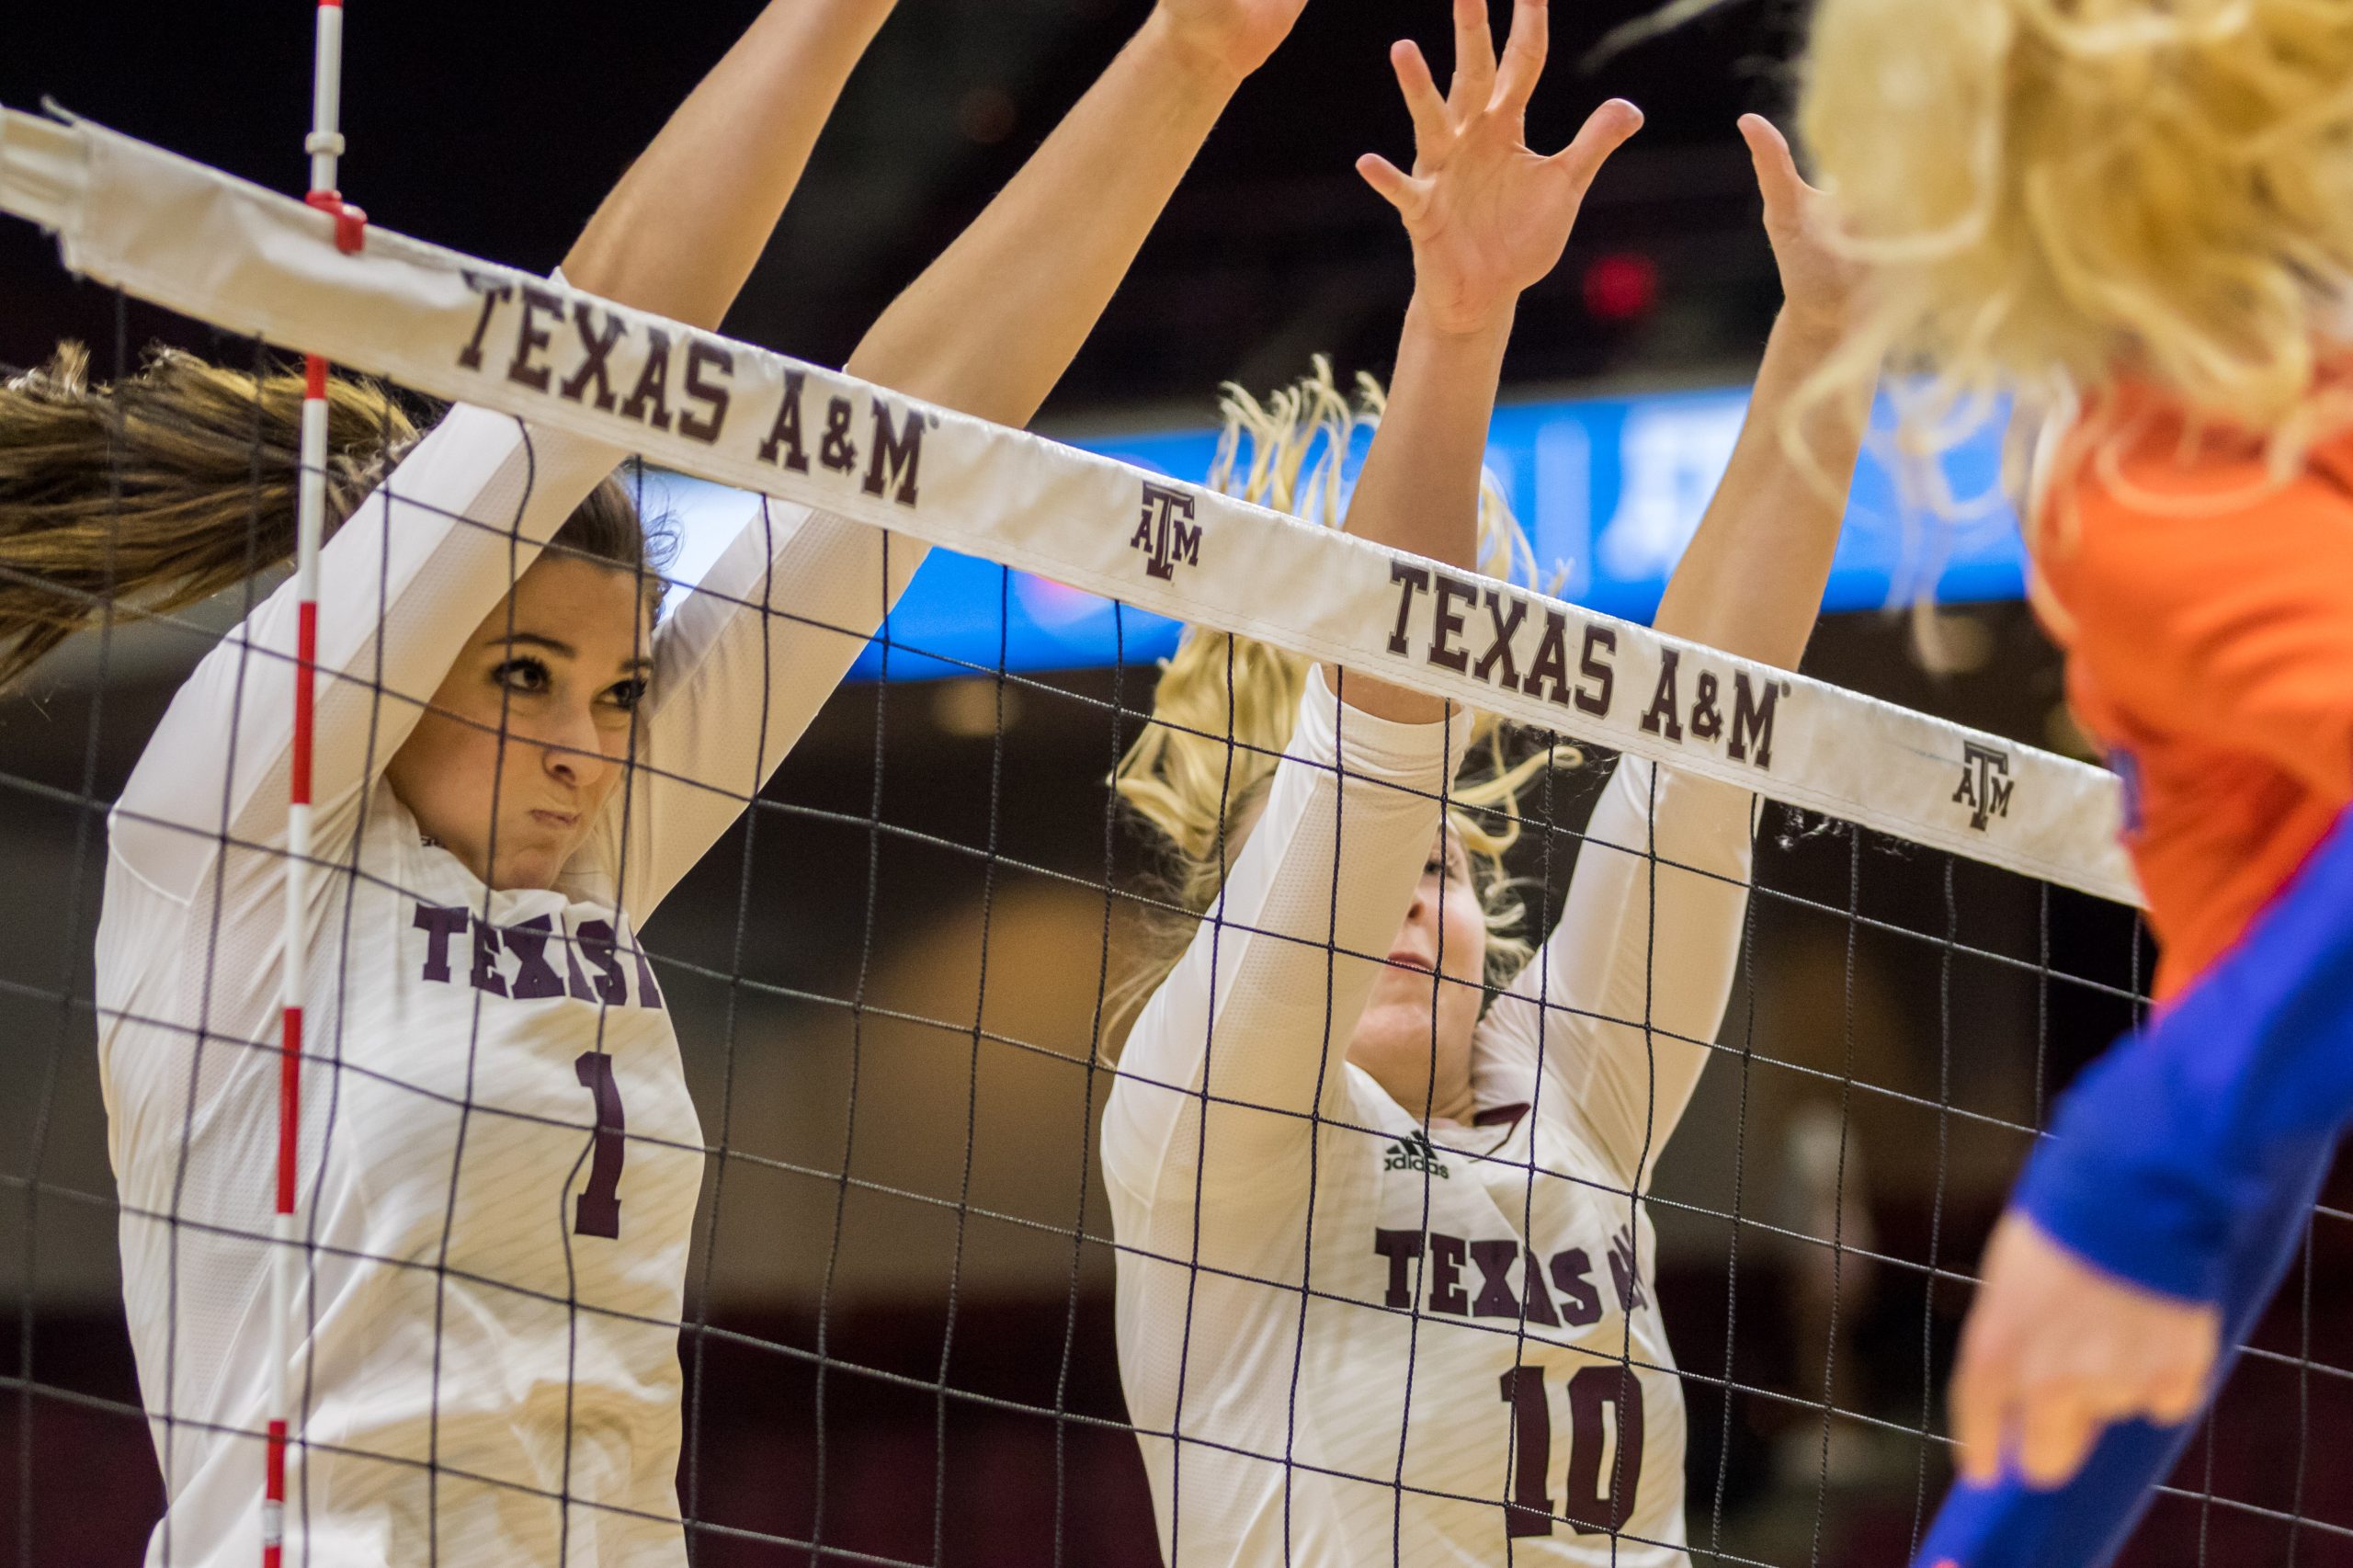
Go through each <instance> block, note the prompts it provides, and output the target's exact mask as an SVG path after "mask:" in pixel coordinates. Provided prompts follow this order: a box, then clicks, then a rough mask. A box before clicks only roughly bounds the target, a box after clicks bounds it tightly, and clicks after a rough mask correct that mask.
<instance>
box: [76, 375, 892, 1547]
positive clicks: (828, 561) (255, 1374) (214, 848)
mask: <svg viewBox="0 0 2353 1568" xmlns="http://www.w3.org/2000/svg"><path fill="white" fill-rule="evenodd" d="M619 456H620V454H618V453H617V452H615V451H614V450H612V449H609V448H605V447H601V446H598V445H596V444H594V443H590V442H585V441H581V440H578V439H575V438H573V437H564V436H562V435H558V434H551V433H550V432H547V431H544V430H539V429H536V428H532V427H529V426H523V425H521V424H519V423H517V421H515V420H513V419H509V418H507V417H506V416H503V415H494V414H490V413H487V412H484V411H482V410H477V409H470V408H463V407H460V408H458V409H456V410H453V411H452V412H451V413H450V414H449V416H448V417H447V418H446V419H444V420H443V421H442V422H441V424H440V425H439V426H438V427H437V428H436V429H435V430H434V431H433V432H432V433H431V434H430V435H428V436H427V437H426V438H425V439H424V440H423V441H422V442H420V443H419V444H418V446H417V447H416V448H415V450H414V451H413V452H412V453H411V454H410V456H409V457H408V458H407V459H406V460H405V461H404V462H403V463H402V464H401V466H400V467H399V468H398V469H397V470H396V471H395V472H394V473H393V474H392V476H391V478H390V479H389V480H388V481H387V482H386V483H385V485H384V486H383V488H382V489H381V491H380V492H379V493H378V494H377V495H375V496H374V497H371V498H370V499H369V501H368V502H367V503H366V504H365V505H364V506H362V507H361V508H360V509H359V510H358V513H357V514H355V516H354V517H352V518H351V520H350V521H349V522H347V524H346V525H345V526H344V527H343V528H341V529H340V530H339V531H338V532H337V534H336V535H335V538H334V540H331V541H330V542H329V543H328V545H327V547H326V550H325V552H324V560H323V563H322V568H321V582H322V602H321V609H320V616H319V661H320V665H321V673H320V677H319V697H318V706H317V719H316V729H315V734H316V744H315V748H314V755H315V758H316V762H315V770H314V786H313V789H314V797H315V799H316V800H317V802H318V804H317V807H316V809H315V814H314V822H315V827H314V831H313V858H314V860H315V861H316V862H317V863H318V864H317V866H316V869H314V872H313V877H312V881H311V895H310V900H309V903H308V904H307V906H306V907H305V908H304V909H303V911H302V924H303V932H304V937H303V940H304V942H305V946H306V949H307V955H306V967H307V974H308V983H307V986H306V989H305V992H304V994H303V998H302V999H303V1003H304V1006H305V1009H306V1015H307V1017H306V1028H307V1033H306V1036H305V1039H304V1042H303V1044H304V1058H305V1060H304V1062H303V1095H302V1107H303V1116H302V1122H301V1180H300V1187H299V1192H298V1203H297V1221H296V1228H297V1231H298V1232H299V1233H300V1234H301V1236H302V1237H303V1243H302V1245H303V1252H302V1256H301V1264H302V1278H303V1286H302V1288H301V1292H300V1294H299V1295H298V1297H297V1299H296V1301H295V1305H294V1312H293V1314H292V1316H293V1321H292V1324H290V1329H289V1332H288V1335H287V1343H288V1345H289V1346H290V1347H291V1349H290V1359H289V1363H288V1365H289V1369H290V1386H291V1389H292V1402H291V1403H292V1405H293V1411H294V1422H293V1430H294V1433H295V1436H296V1438H297V1446H296V1447H295V1449H293V1452H292V1455H291V1458H290V1468H289V1479H288V1503H287V1508H286V1552H285V1561H286V1562H287V1564H288V1568H377V1565H384V1568H391V1565H395V1564H408V1563H425V1562H435V1563H438V1564H441V1565H443V1568H460V1565H465V1564H475V1563H480V1564H484V1565H488V1564H497V1565H499V1568H522V1565H545V1568H582V1565H587V1564H596V1565H599V1568H620V1565H624V1564H626V1565H630V1568H636V1565H641V1564H660V1565H663V1568H672V1565H676V1564H679V1563H683V1562H685V1558H686V1553H685V1546H684V1539H683V1533H682V1529H681V1526H680V1522H679V1513H678V1504H677V1494H676V1467H677V1453H678V1443H679V1390H680V1383H679V1367H678V1325H679V1316H680V1308H681V1301H682V1297H683V1292H684V1285H685V1277H686V1267H687V1253H688V1241H689V1236H690V1234H691V1232H692V1228H693V1221H694V1212H695V1203H696V1199H697V1195H698V1193H699V1188H700V1186H701V1181H702V1170H703V1142H702V1132H701V1129H700V1127H699V1123H698V1120H697V1118H696V1114H695V1108H694V1105H693V1103H692V1101H691V1100H690V1099H689V1097H688V1093H687V1085H686V1080H685V1076H684V1074H683V1073H682V1071H681V1069H680V1065H679V1061H678V1051H677V1042H676V1037H675V1035H674V1034H673V1032H672V1029H671V1024H670V1015H669V1013H668V1011H667V1009H666V1008H665V1006H664V998H663V995H662V990H661V986H660V984H659V983H658V981H657V980H656V978H655V975H654V968H653V966H652V965H651V964H650V963H649V962H648V961H647V960H646V957H645V955H644V953H643V951H642V948H641V947H640V945H639V942H638V938H637V936H636V932H635V929H634V926H633V923H632V921H631V912H633V913H635V914H637V915H650V914H651V913H652V912H653V910H654V906H655V905H656V904H658V903H659V902H660V901H661V899H662V898H663V897H664V896H665V894H666V893H667V892H669V890H670V889H671V888H672V887H673V886H674V885H675V884H676V881H677V880H678V879H679V877H681V876H682V875H684V873H685V872H686V871H687V869H688V868H689V867H691V866H692V865H693V863H694V862H695V860H696V859H697V858H699V857H700V856H701V854H702V853H703V851H704V850H705V849H706V848H707V847H708V846H710V843H711V842H712V841H713V840H714V839H716V838H717V837H718V836H719V835H720V834H721V833H722V832H723V831H724V830H725V829H726V827H727V826H728V824H730V823H732V822H733V820H734V818H735V817H736V815H737V814H738V813H739V812H741V811H742V810H743V809H744V807H745V802H746V801H747V800H748V798H749V797H750V796H751V795H752V794H753V793H754V792H755V791H756V790H757V789H758V787H759V785H760V784H761V782H762V781H763V780H765V779H766V778H767V775H768V774H769V773H770V772H771V771H772V770H773V769H774V767H775V766H776V764H777V762H778V760H779V758H780V757H781V756H783V755H784V753H785V752H786V751H787V750H788V749H789V748H790V745H791V744H792V742H793V741H794V739H796V738H797V737H798V736H799V734H800V733H801V731H802V729H803V728H804V727H805V726H806V724H807V722H808V721H809V719H810V718H811V716H812V715H813V713H814V711H815V710H816V708H817V707H818V705H819V704H820V703H821V702H822V701H823V700H824V697H825V695H826V694H827V693H828V692H830V691H831V690H832V688H833V687H834V686H835V683H836V682H837V681H838V679H839V678H840V676H841V675H842V674H843V673H844V672H845V671H846V670H847V668H848V666H849V665H850V663H851V661H852V660H853V659H854V658H855V657H856V656H857V654H858V650H859V648H860V647H861V646H862V645H863V643H864V641H865V637H866V635H867V634H868V633H869V632H870V631H871V630H872V628H873V627H874V626H875V625H876V624H877V623H878V621H879V620H880V619H881V615H882V613H883V609H884V607H885V606H886V604H887V603H888V602H889V601H890V600H891V599H892V598H893V597H895V595H896V594H897V592H898V590H899V589H900V588H901V587H903V586H904V583H905V581H906V578H907V576H908V575H909V574H911V573H912V571H913V570H914V567H915V564H916V562H917V561H918V560H919V559H920V558H921V555H922V553H923V552H922V550H921V548H920V547H917V546H909V545H908V544H906V543H905V542H904V541H900V540H894V541H892V543H891V544H890V546H888V547H887V548H888V550H889V558H888V559H889V571H888V573H887V574H886V573H885V570H884V558H885V549H886V546H885V544H884V542H883V536H882V535H881V533H879V532H878V531H876V530H874V529H870V528H864V527H861V526H858V525H856V524H851V523H848V522H846V521H843V520H841V519H837V518H831V517H822V516H813V515H811V514H809V513H807V512H806V511H804V510H802V509H800V508H793V507H786V506H775V505H771V506H768V507H767V508H765V509H763V510H762V511H760V512H759V513H757V514H756V516H755V517H753V518H752V520H751V521H750V523H749V525H748V526H747V527H746V528H745V531H744V533H743V534H742V535H741V536H740V537H739V538H738V539H737V540H736V541H735V543H734V544H733V546H732V547H731V548H730V549H729V550H728V551H727V552H726V553H725V554H724V555H723V556H722V559H721V561H720V562H719V563H718V564H717V565H716V566H715V567H713V568H712V570H711V571H710V574H707V575H706V576H705V577H704V578H703V580H702V587H703V589H704V590H705V591H703V592H699V593H696V594H694V595H692V596H690V597H688V599H687V601H686V602H685V603H684V604H683V605H682V606H681V607H680V608H678V610H677V611H676V614H674V615H672V616H671V617H669V618H668V619H665V621H664V622H663V623H662V625H661V626H660V627H659V628H658V629H657V630H656V631H655V633H654V647H653V653H654V674H653V676H652V680H651V685H650V687H649V689H648V692H647V695H646V697H645V699H644V700H643V701H642V703H641V705H640V707H639V710H638V712H639V721H638V725H637V734H636V742H635V744H636V750H635V765H634V768H633V771H632V774H631V777H630V778H628V779H627V780H625V781H624V784H623V786H622V787H621V788H620V789H618V790H616V791H615V793H614V796H613V801H612V806H611V809H610V811H609V812H608V815H607V817H606V819H605V820H604V821H603V822H602V823H600V824H598V825H597V828H596V829H595V831H594V832H593V833H592V835H591V836H590V838H589V840H588V842H587V844H586V845H585V846H584V848H583V849H582V850H581V852H580V853H579V855H578V856H577V857H575V858H574V861H573V863H572V864H571V865H570V866H568V867H567V868H566V869H565V872H564V874H563V878H562V879H561V880H560V881H559V884H558V886H557V887H556V888H554V889H552V890H548V891H537V892H535V891H520V892H490V891H488V890H486V889H485V888H484V887H483V884H482V883H481V882H480V881H477V880H475V878H474V877H473V876H472V874H471V873H470V872H469V871H468V870H467V869H466V868H465V867H464V866H463V865H462V864H461V863H460V861H459V860H458V859H457V858H455V857H454V856H452V855H450V854H449V852H448V851H446V850H444V849H442V848H440V847H438V846H435V845H432V844H430V843H428V842H426V840H424V839H423V838H422V837H421V835H420V834H419V831H418V828H417V825H416V824H415V820H414V819H413V818H412V817H411V816H410V814H409V813H408V812H407V811H406V810H405V809H404V807H403V806H402V804H401V802H400V801H398V800H396V799H395V798H394V797H393V795H392V790H391V789H390V787H389V786H388V785H387V784H385V783H384V782H383V778H382V773H383V768H384V764H385V761H386V759H387V758H388V757H389V756H391V754H392V752H393V751H394V750H395V749H397V748H398V746H399V745H400V744H401V741H402V740H403V739H404V737H405V735H406V734H407V733H408V732H409V730H410V729H411V728H412V727H413V726H414V724H415V721H416V719H417V717H418V714H419V712H420V710H421V705H422V704H423V702H424V701H425V700H426V698H428V697H429V696H430V694H431V693H432V692H433V691H434V689H435V688H436V687H438V684H439V682H440V679H441V677H442V676H443V674H444V673H445V672H446V671H447V669H448V667H449V663H450V661H451V660H452V659H453V658H454V657H455V655H456V653H457V652H458V650H459V649H460V647H461V645H462V643H463V640H464V639H465V638H466V637H467V636H469V635H470V634H471V633H472V631H473V630H474V628H475V627H476V626H477V625H478V624H479V623H480V622H481V620H482V619H483V617H484V616H485V615H487V614H488V613H489V612H490V611H491V610H492V608H494V607H495V605H496V604H497V602H498V600H499V599H500V598H501V597H503V596H504V595H505V593H506V590H507V587H508V585H510V583H511V582H512V580H513V577H514V575H515V574H517V573H519V572H520V571H521V570H522V569H523V568H525V567H526V566H528V565H529V563H530V562H531V561H532V559H533V558H534V557H535V556H536V554H537V551H538V549H539V547H540V544H541V543H543V542H544V541H545V540H547V539H549V538H550V537H551V535H552V534H553V533H554V532H555V531H556V529H557V528H558V527H560V526H561V524H562V523H563V520H564V518H565V517H567V516H568V515H569V514H570V512H571V511H572V510H573V508H574V506H577V505H578V504H579V502H580V500H581V499H582V497H583V496H584V495H585V494H586V493H587V492H588V491H589V489H590V488H592V487H593V486H594V485H595V484H596V483H597V481H598V480H600V479H601V478H602V477H603V476H604V475H605V474H606V473H607V472H609V471H610V470H611V469H612V467H613V466H614V464H615V463H616V461H617V460H618V459H619ZM772 589H773V597H772ZM770 604H774V605H775V607H776V608H778V609H780V610H788V611H790V619H786V618H771V617H768V616H766V615H764V613H763V608H764V607H766V606H768V605H770ZM295 619H296V612H295V607H294V601H293V598H292V594H291V585H288V586H287V587H285V588H281V589H280V590H279V591H278V593H277V594H276V595H274V596H272V597H270V598H269V599H268V600H267V602H265V603H264V604H262V605H261V606H259V607H258V608H256V610H255V612H254V613H253V614H252V615H251V616H250V617H249V618H248V619H246V620H245V622H244V625H243V626H241V627H240V628H239V629H238V630H237V631H234V632H232V633H231V634H230V636H229V637H228V638H227V639H226V640H225V641H223V642H222V643H221V645H220V646H219V647H217V648H216V649H214V650H213V651H212V653H210V654H209V655H208V656H207V657H206V659H205V660H204V662H203V663H202V665H199V668H198V669H197V671H196V672H195V674H194V675H193V676H191V677H190V678H189V680H188V684H187V685H186V686H184V687H182V688H181V690H180V692H179V693H178V695H177V696H176V699H174V701H173V703H172V706H171V710H170V711H169V713H168V714H167V715H166V716H165V720H164V722H163V723H162V725H161V726H160V727H159V728H158V730H157V732H156V733H155V736H154V738H153V740H152V741H151V742H150V743H149V745H148V748H147V751H146V752H145V754H144V755H143V756H142V758H141V760H140V764H139V767H138V768H137V769H136V771H135V772H134V773H133V775H132V777H131V781H130V784H129V785H128V786H127V787H126V789H125V790H124V792H123V796H122V799H121V800H120V801H119V802H118V804H117V807H116V809H115V812H114V813H113V816H112V819H111V821H110V824H109V827H110V831H109V850H110V854H109V861H108V880H107V892H106V905H105V912H104V916H103V919H102V921H101V924H100V926H99V933H98V951H97V994H98V1006H99V1020H100V1023H99V1031H100V1032H99V1051H100V1063H101V1069H102V1073H103V1078H104V1083H105V1087H106V1094H107V1104H108V1116H109V1142H110V1148H111V1153H112V1157H113V1162H114V1169H115V1175H116V1180H117V1184H118V1187H119V1191H120V1194H121V1200H122V1218H121V1226H120V1230H121V1246H122V1261H123V1288H124V1297H125V1304H126V1307H127V1309H128V1312H129V1318H130V1325H131V1339H132V1344H133V1346H134V1348H135V1350H136V1352H137V1356H138V1361H139V1373H140V1385H141V1390H142V1396H143V1399H144V1402H145V1403H146V1406H147V1408H148V1411H149V1414H150V1418H151V1424H152V1426H153V1431H154V1437H155V1442H156V1448H157V1452H158V1455H159V1457H160V1459H161V1460H162V1463H163V1468H164V1477H165V1490H166V1493H167V1494H168V1497H169V1506H168V1509H167V1512H166V1514H165V1518H164V1520H163V1522H162V1523H161V1524H160V1525H159V1526H158V1527H157V1528H156V1530H155V1533H154V1535H153V1539H152V1540H151V1542H150V1545H149V1550H148V1558H147V1560H148V1562H149V1563H150V1565H151V1568H163V1565H165V1564H169V1565H171V1568H249V1565H250V1564H252V1563H254V1562H258V1561H259V1551H260V1529H261V1525H260V1516H261V1500H262V1483H263V1459H264V1442H263V1433H264V1431H265V1423H266V1420H267V1414H268V1413H267V1398H268V1392H269V1384H270V1378H269V1371H270V1366H269V1358H270V1354H271V1329H272V1321H271V1319H272V1314H271V1294H270V1285H269V1279H270V1274H269V1271H270V1267H271V1251H272V1248H271V1244H270V1242H269V1237H270V1234H271V1223H272V1221H271V1212H272V1208H273V1194H274V1176H273V1173H274V1168H275V1161H276V1149H277V1123H278V1070H279V1060H278V1008H279V1001H280V997H279V975H280V958H281V953H282V947H283V941H284V933H285V925H286V878H285V864H286V862H285V845H286V822H287V817H286V806H285V801H286V793H287V784H286V780H287V768H288V757H289V755H290V752H289V746H290V733H291V702H290V692H291V687H292V675H291V665H290V662H289V661H290V655H291V653H292V650H293V647H294V626H295ZM764 622H765V624H763V623H764ZM380 693H381V695H380ZM764 699H765V700H764Z"/></svg>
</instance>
